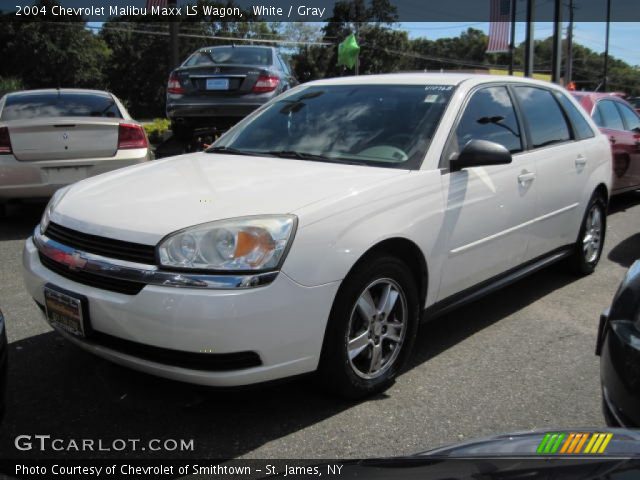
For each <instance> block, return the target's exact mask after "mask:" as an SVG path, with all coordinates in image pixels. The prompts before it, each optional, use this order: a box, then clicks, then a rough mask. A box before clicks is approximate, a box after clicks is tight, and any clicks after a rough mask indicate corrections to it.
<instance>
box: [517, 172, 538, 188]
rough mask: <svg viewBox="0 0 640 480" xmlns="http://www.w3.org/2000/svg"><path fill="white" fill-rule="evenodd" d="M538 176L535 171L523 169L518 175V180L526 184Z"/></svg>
mask: <svg viewBox="0 0 640 480" xmlns="http://www.w3.org/2000/svg"><path fill="white" fill-rule="evenodd" d="M535 178H536V174H535V172H527V171H526V170H525V171H523V172H522V173H521V174H520V175H518V182H519V183H520V185H522V186H524V185H526V184H527V182H532V181H533V180H534V179H535Z"/></svg>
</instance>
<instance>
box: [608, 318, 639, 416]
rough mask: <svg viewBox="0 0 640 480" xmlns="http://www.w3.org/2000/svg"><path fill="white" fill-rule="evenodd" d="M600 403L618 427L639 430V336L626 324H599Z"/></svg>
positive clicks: (632, 325)
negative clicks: (613, 418)
mask: <svg viewBox="0 0 640 480" xmlns="http://www.w3.org/2000/svg"><path fill="white" fill-rule="evenodd" d="M601 324H603V326H602V328H601V331H602V333H601V335H600V336H601V339H600V340H599V345H601V349H600V355H601V359H600V376H601V379H602V392H603V399H604V401H605V402H606V404H607V407H608V409H609V410H610V412H611V413H612V415H613V416H614V417H615V419H616V420H617V422H618V423H620V424H621V426H625V427H640V332H639V331H638V329H637V328H636V326H635V325H634V324H633V323H632V322H630V321H626V320H614V321H609V320H608V319H607V316H606V314H603V319H602V320H601Z"/></svg>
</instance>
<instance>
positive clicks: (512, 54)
mask: <svg viewBox="0 0 640 480" xmlns="http://www.w3.org/2000/svg"><path fill="white" fill-rule="evenodd" d="M516 2H517V0H511V36H510V40H511V41H510V43H509V75H513V67H514V66H515V54H516Z"/></svg>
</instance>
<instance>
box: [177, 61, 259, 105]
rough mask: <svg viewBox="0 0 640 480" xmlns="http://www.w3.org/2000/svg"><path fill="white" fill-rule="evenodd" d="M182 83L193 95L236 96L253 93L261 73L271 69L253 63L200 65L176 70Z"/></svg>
mask: <svg viewBox="0 0 640 480" xmlns="http://www.w3.org/2000/svg"><path fill="white" fill-rule="evenodd" d="M176 73H177V75H178V77H179V79H180V83H181V84H182V86H183V87H184V88H185V89H186V90H187V93H188V94H191V95H203V96H208V97H209V96H235V95H242V94H246V93H251V90H252V89H253V87H254V86H255V84H256V81H257V80H258V77H260V75H268V74H269V69H268V68H267V67H265V66H264V65H263V66H257V65H256V66H252V65H214V64H211V65H198V66H193V67H182V68H180V69H179V70H177V71H176Z"/></svg>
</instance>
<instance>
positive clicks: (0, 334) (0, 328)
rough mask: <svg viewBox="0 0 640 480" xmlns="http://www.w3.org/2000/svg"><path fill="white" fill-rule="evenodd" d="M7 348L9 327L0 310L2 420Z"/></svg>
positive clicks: (5, 385)
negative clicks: (5, 324) (6, 325)
mask: <svg viewBox="0 0 640 480" xmlns="http://www.w3.org/2000/svg"><path fill="white" fill-rule="evenodd" d="M7 350H8V348H7V329H6V328H5V326H4V317H3V316H2V311H1V310H0V421H1V420H2V419H3V418H4V410H5V405H6V395H7V370H8V362H7V356H8V354H7Z"/></svg>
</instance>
